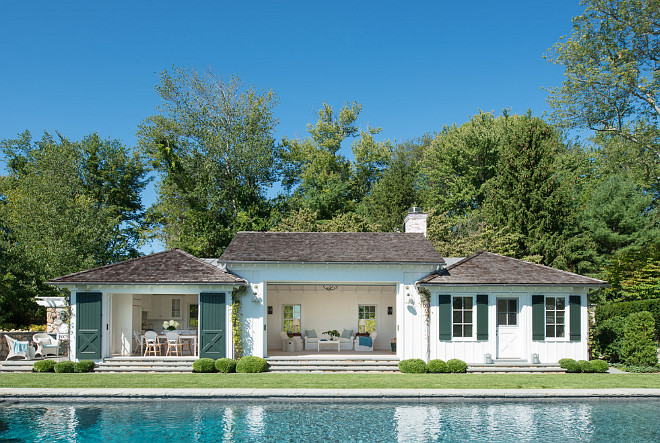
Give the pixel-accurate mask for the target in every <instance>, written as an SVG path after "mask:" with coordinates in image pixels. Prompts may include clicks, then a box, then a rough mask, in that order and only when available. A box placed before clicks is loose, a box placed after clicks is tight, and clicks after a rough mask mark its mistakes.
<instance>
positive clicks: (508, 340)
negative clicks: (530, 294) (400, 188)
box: [497, 298, 522, 359]
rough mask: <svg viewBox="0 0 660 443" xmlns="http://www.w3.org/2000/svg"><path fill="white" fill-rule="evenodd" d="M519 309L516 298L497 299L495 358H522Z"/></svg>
mask: <svg viewBox="0 0 660 443" xmlns="http://www.w3.org/2000/svg"><path fill="white" fill-rule="evenodd" d="M519 309H520V303H519V302H518V299H517V298H498V299H497V358H503V359H517V358H521V357H522V337H521V329H520V318H519V317H520V315H519Z"/></svg>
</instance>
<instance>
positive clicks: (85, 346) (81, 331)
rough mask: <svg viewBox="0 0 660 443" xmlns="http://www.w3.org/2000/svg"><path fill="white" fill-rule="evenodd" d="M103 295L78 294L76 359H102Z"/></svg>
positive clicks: (91, 293)
mask: <svg viewBox="0 0 660 443" xmlns="http://www.w3.org/2000/svg"><path fill="white" fill-rule="evenodd" d="M101 331H102V328H101V293H100V292H78V293H77V294H76V358H77V359H78V360H100V359H101V342H102V340H101Z"/></svg>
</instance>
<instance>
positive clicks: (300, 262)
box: [221, 260, 445, 266]
mask: <svg viewBox="0 0 660 443" xmlns="http://www.w3.org/2000/svg"><path fill="white" fill-rule="evenodd" d="M221 261H222V263H227V264H269V265H281V264H289V265H424V266H441V265H444V264H445V262H444V260H443V261H434V262H408V261H405V262H402V261H399V262H397V261H387V262H386V261H290V260H221Z"/></svg>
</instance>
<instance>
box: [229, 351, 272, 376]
mask: <svg viewBox="0 0 660 443" xmlns="http://www.w3.org/2000/svg"><path fill="white" fill-rule="evenodd" d="M267 368H268V362H267V361H266V359H265V358H261V357H254V356H252V355H248V356H245V357H241V358H239V359H238V362H236V372H245V373H256V372H264V371H265V370H266V369H267Z"/></svg>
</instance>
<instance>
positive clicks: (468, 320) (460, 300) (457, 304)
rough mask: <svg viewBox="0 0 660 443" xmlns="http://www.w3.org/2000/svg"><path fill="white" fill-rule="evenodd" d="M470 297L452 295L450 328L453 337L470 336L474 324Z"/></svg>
mask: <svg viewBox="0 0 660 443" xmlns="http://www.w3.org/2000/svg"><path fill="white" fill-rule="evenodd" d="M473 311H474V304H473V302H472V297H454V301H453V305H452V328H453V336H454V337H472V331H473V326H474V320H473V318H474V316H473Z"/></svg>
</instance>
